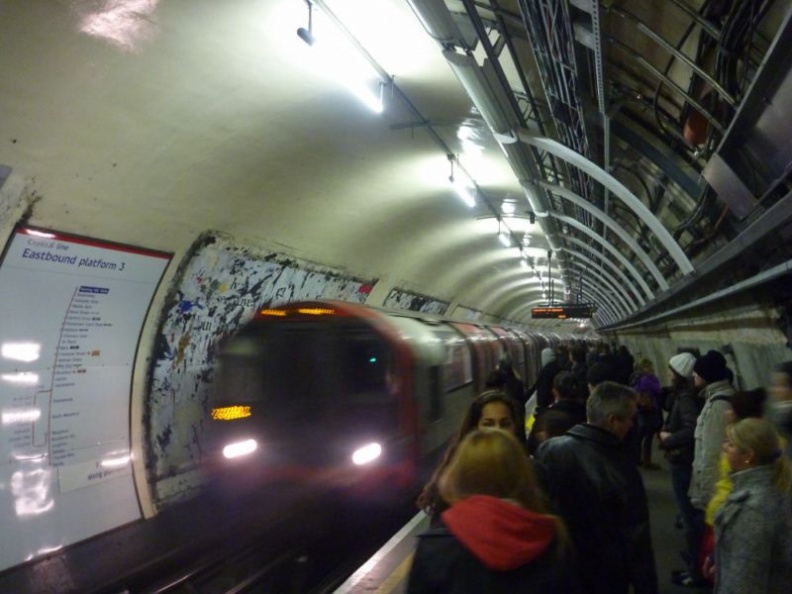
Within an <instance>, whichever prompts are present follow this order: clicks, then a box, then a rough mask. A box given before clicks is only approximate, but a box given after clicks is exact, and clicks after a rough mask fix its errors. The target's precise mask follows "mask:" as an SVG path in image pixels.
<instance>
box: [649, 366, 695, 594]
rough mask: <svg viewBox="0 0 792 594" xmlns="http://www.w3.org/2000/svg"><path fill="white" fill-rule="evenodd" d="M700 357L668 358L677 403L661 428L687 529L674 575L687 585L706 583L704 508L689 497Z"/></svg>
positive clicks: (677, 497) (673, 576)
mask: <svg viewBox="0 0 792 594" xmlns="http://www.w3.org/2000/svg"><path fill="white" fill-rule="evenodd" d="M695 365H696V357H695V356H693V355H692V354H690V353H679V354H677V355H674V356H673V357H671V358H670V359H669V360H668V379H669V381H670V382H671V390H672V393H673V404H672V407H671V412H670V414H669V415H668V419H666V422H665V424H664V425H663V428H662V430H661V431H660V449H662V450H663V451H664V453H665V457H666V459H667V460H668V462H669V467H670V470H671V486H672V487H673V490H674V498H675V499H676V503H677V506H678V508H679V515H680V517H681V518H682V525H683V528H684V530H685V550H684V556H685V557H686V559H688V563H687V567H686V568H685V569H684V570H678V571H674V572H673V573H672V576H671V579H672V581H673V582H674V583H676V584H679V585H683V586H699V585H703V584H704V583H705V581H704V578H703V576H702V575H701V569H700V567H699V565H698V563H697V561H698V552H699V544H700V542H701V534H702V529H703V515H702V512H701V510H698V509H696V508H694V507H693V506H692V505H691V503H690V498H689V497H688V489H689V487H690V480H691V477H692V469H693V454H694V448H695V441H694V437H693V433H694V431H695V429H696V419H697V418H698V415H699V412H700V411H701V405H702V404H703V402H702V401H700V400H699V399H698V397H697V396H696V389H695V388H694V386H693V368H694V367H695Z"/></svg>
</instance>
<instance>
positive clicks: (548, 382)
mask: <svg viewBox="0 0 792 594" xmlns="http://www.w3.org/2000/svg"><path fill="white" fill-rule="evenodd" d="M541 358H542V369H541V371H539V377H537V378H536V383H535V384H534V385H533V386H531V388H530V389H529V390H528V391H527V392H526V395H527V397H528V398H530V397H531V396H533V393H534V392H536V408H537V410H541V409H543V408H547V407H548V406H550V405H551V404H553V380H554V379H555V376H556V375H558V373H559V372H560V371H561V366H560V365H559V364H558V361H556V354H555V351H554V350H553V349H551V348H546V349H542V353H541Z"/></svg>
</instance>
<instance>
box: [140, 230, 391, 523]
mask: <svg viewBox="0 0 792 594" xmlns="http://www.w3.org/2000/svg"><path fill="white" fill-rule="evenodd" d="M375 283H376V279H360V278H355V277H353V276H351V275H350V274H349V273H347V272H344V271H341V270H338V269H332V268H328V267H322V266H320V265H317V264H313V263H311V262H305V261H301V260H297V259H294V258H289V257H287V256H284V255H282V254H277V253H274V252H271V251H268V250H265V249H261V248H259V247H255V246H249V245H248V246H246V245H241V244H240V243H239V242H238V241H236V240H234V239H233V238H231V237H229V236H225V235H221V234H219V233H213V232H209V233H205V234H203V235H202V236H201V237H200V238H199V239H198V240H196V242H195V244H194V245H193V246H192V249H191V250H190V251H189V252H188V254H187V256H186V257H185V258H184V260H183V263H182V265H181V267H180V269H179V271H178V272H177V274H176V275H175V277H174V280H173V282H172V283H171V286H170V288H169V291H168V297H166V300H165V304H164V307H163V310H162V312H161V315H160V322H159V331H158V333H157V340H156V345H155V347H154V352H153V357H152V364H151V370H150V373H149V381H148V384H149V389H148V391H147V392H148V402H146V403H145V406H144V407H143V410H144V411H146V412H145V413H144V415H145V418H144V424H145V433H146V440H145V442H146V444H147V452H146V470H147V479H148V482H149V485H150V487H151V491H152V497H153V499H154V504H155V505H156V506H157V507H159V508H162V507H164V506H167V505H168V504H170V503H173V502H177V501H180V500H183V499H185V498H188V497H190V496H191V495H192V494H193V493H194V492H195V491H196V490H197V489H200V487H201V486H202V477H201V474H200V463H201V459H202V454H203V444H204V429H205V427H204V423H205V419H206V418H207V415H208V410H207V407H208V395H209V390H210V389H211V383H212V371H213V367H214V363H215V357H216V355H217V352H218V349H219V348H220V347H221V346H222V343H223V340H224V339H225V338H226V337H228V336H229V335H231V334H232V333H234V332H235V331H236V330H237V329H238V328H239V327H240V326H241V325H243V324H244V323H245V322H247V321H248V320H250V319H251V318H252V317H253V314H254V312H255V311H256V309H257V308H258V307H260V306H263V307H267V306H271V305H276V304H279V303H284V302H288V301H293V300H298V299H318V298H326V299H341V300H344V301H351V302H355V303H364V302H365V301H366V298H367V296H368V294H369V293H370V292H371V289H372V286H373V285H374V284H375Z"/></svg>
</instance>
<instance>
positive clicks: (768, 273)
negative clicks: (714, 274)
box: [607, 260, 792, 331]
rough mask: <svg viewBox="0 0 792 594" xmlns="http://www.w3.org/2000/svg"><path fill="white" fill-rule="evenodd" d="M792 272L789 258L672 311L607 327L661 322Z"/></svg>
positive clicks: (616, 327)
mask: <svg viewBox="0 0 792 594" xmlns="http://www.w3.org/2000/svg"><path fill="white" fill-rule="evenodd" d="M791 272H792V260H787V261H786V262H782V263H781V264H778V265H777V266H773V267H772V268H769V269H768V270H765V271H764V272H760V273H759V274H756V275H754V276H752V277H750V278H747V279H745V280H744V281H742V282H739V283H737V284H736V285H732V286H731V287H729V288H727V289H721V290H720V291H716V292H715V293H713V294H712V295H707V296H706V297H702V298H701V299H697V300H696V301H692V302H691V303H688V304H686V305H682V306H680V307H677V308H675V309H672V310H671V311H667V312H665V313H661V314H658V315H656V316H652V317H651V318H647V319H645V320H641V321H640V322H633V323H630V324H622V325H619V326H614V327H612V328H611V327H609V328H607V330H608V331H611V330H626V329H628V328H634V327H636V326H644V325H646V324H652V323H654V322H659V321H660V320H663V319H665V318H668V317H671V316H674V315H676V314H679V313H682V312H684V311H687V310H690V309H693V308H695V307H700V306H702V305H706V304H708V303H712V302H713V301H717V300H719V299H724V298H726V297H730V296H732V295H736V294H737V293H739V292H741V291H745V290H746V289H750V288H752V287H756V286H758V285H762V284H764V283H767V282H770V281H772V280H775V279H777V278H779V277H781V276H784V275H786V274H790V273H791Z"/></svg>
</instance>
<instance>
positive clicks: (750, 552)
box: [714, 418, 792, 594]
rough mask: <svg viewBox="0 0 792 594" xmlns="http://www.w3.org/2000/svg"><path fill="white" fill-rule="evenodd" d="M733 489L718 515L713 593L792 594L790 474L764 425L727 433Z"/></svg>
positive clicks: (736, 426) (758, 422)
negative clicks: (757, 593) (759, 593)
mask: <svg viewBox="0 0 792 594" xmlns="http://www.w3.org/2000/svg"><path fill="white" fill-rule="evenodd" d="M723 449H724V451H725V452H726V456H727V458H728V460H729V465H730V466H731V468H732V470H733V474H732V482H733V484H734V489H733V491H732V493H731V495H729V496H728V497H727V498H726V502H725V503H724V504H723V507H721V509H720V510H719V511H718V513H717V514H716V515H715V559H714V564H715V567H714V572H715V593H716V594H749V593H754V592H762V593H764V594H788V593H789V591H790V584H792V507H791V506H792V503H791V502H790V484H791V483H792V472H791V471H790V463H789V461H788V459H787V458H786V456H784V455H783V454H782V453H781V449H780V442H779V439H778V434H777V433H776V431H775V429H774V428H773V425H772V424H771V423H770V422H769V421H767V420H765V419H755V418H748V419H743V420H742V421H738V422H736V423H733V424H731V425H729V426H728V427H727V428H726V442H725V444H724V446H723Z"/></svg>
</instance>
